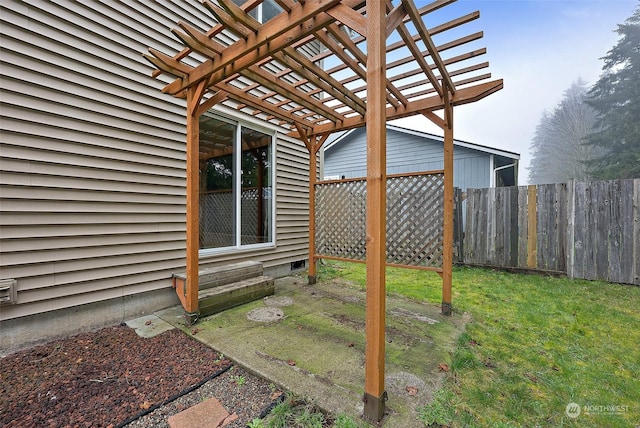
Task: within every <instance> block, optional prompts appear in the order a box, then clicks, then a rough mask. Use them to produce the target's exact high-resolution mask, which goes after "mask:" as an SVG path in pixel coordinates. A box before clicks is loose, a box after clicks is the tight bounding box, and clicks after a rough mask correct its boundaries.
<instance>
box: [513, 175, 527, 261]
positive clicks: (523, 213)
mask: <svg viewBox="0 0 640 428" xmlns="http://www.w3.org/2000/svg"><path fill="white" fill-rule="evenodd" d="M516 189H517V190H518V200H517V204H518V207H517V213H518V214H517V215H518V229H517V230H518V232H517V233H518V259H517V261H516V262H515V263H514V264H513V265H512V266H526V265H527V245H528V234H527V231H528V230H529V216H528V215H527V212H528V198H529V189H528V188H527V187H526V186H520V187H517V188H516Z"/></svg>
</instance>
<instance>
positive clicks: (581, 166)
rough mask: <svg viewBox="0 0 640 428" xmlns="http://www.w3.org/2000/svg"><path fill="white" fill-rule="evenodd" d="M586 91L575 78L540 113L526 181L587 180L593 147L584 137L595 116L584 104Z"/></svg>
mask: <svg viewBox="0 0 640 428" xmlns="http://www.w3.org/2000/svg"><path fill="white" fill-rule="evenodd" d="M586 93H587V88H586V83H585V82H584V81H583V80H582V79H578V80H577V81H576V82H574V83H573V84H572V85H571V87H570V88H569V89H567V90H566V91H565V92H564V96H563V98H562V101H560V103H559V104H558V105H557V106H556V107H555V109H554V110H553V111H552V112H548V111H545V112H544V113H543V114H542V117H541V118H540V122H539V123H538V126H537V128H536V133H535V136H534V138H533V141H532V143H531V148H530V150H531V154H532V158H531V164H530V166H529V182H530V183H532V184H547V183H564V182H566V181H568V180H570V179H574V180H580V181H585V180H588V179H590V176H589V174H588V171H587V162H588V161H590V160H592V159H594V157H595V155H594V151H597V149H594V147H593V146H587V145H585V144H584V139H585V137H586V136H587V135H588V134H589V132H590V131H591V129H592V128H593V126H594V123H595V118H596V115H595V112H594V110H593V109H592V108H591V107H589V106H588V105H587V104H586V103H585V98H586Z"/></svg>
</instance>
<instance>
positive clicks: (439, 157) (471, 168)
mask: <svg viewBox="0 0 640 428" xmlns="http://www.w3.org/2000/svg"><path fill="white" fill-rule="evenodd" d="M366 157H367V147H366V132H365V129H364V128H362V129H357V130H355V131H354V132H353V133H352V134H351V135H349V136H347V137H346V138H345V139H344V140H343V141H341V142H340V143H338V144H336V145H335V146H333V147H330V148H329V149H328V150H326V151H325V153H324V176H325V177H334V176H338V177H342V176H343V175H344V176H345V177H346V178H355V177H365V176H366V175H367V164H366V162H367V161H366ZM443 159H444V154H443V146H442V143H441V142H440V141H434V140H428V139H425V138H421V137H418V136H414V135H410V134H406V133H403V132H398V131H394V130H388V131H387V173H388V174H400V173H407V172H420V171H431V170H437V169H442V168H444V160H443ZM453 170H454V178H453V185H454V186H455V187H459V188H461V189H467V188H469V187H474V188H475V187H489V184H490V183H489V180H490V155H489V154H487V153H482V152H479V151H477V150H472V149H468V148H465V147H458V146H456V147H455V148H454V163H453Z"/></svg>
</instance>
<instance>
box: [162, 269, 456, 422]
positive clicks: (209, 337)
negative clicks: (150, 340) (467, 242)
mask: <svg viewBox="0 0 640 428" xmlns="http://www.w3.org/2000/svg"><path fill="white" fill-rule="evenodd" d="M274 299H275V300H274ZM274 302H277V303H278V304H277V305H274V304H273V303H274ZM282 302H286V304H284V305H282V304H281V303H282ZM274 306H278V307H277V309H279V310H281V311H282V312H281V313H280V312H279V314H280V315H275V316H274V317H273V318H272V319H267V320H266V321H265V320H264V319H260V320H253V319H254V317H251V319H250V318H249V317H248V315H249V314H250V313H253V314H255V313H256V310H257V309H262V308H265V309H267V311H266V312H273V311H272V309H275V308H274ZM252 311H253V312H252ZM274 313H275V312H274ZM157 316H158V317H160V318H162V319H163V320H165V321H167V322H168V323H170V324H172V325H174V326H176V327H178V328H181V329H183V330H184V331H185V332H186V333H187V334H192V333H193V332H194V331H197V334H195V336H194V337H195V338H196V339H198V340H200V341H202V342H204V343H206V344H207V345H209V346H211V347H212V348H214V349H216V350H217V351H219V352H222V353H223V354H224V355H225V356H226V357H228V358H230V359H232V360H234V361H235V362H236V363H237V364H239V365H242V366H244V367H245V368H247V369H249V370H251V371H253V372H254V373H256V374H258V375H260V376H262V377H264V378H266V379H269V380H271V381H272V382H274V383H275V384H278V385H280V386H281V387H283V388H285V389H287V390H289V391H291V392H293V393H294V394H296V395H298V396H300V397H302V398H305V399H307V400H310V401H312V402H314V403H315V404H317V405H318V406H320V407H321V408H323V409H325V410H327V411H330V412H331V413H333V414H346V415H348V416H351V417H353V418H359V417H361V416H362V411H363V403H362V396H363V393H364V390H363V388H364V350H365V292H364V290H362V289H361V288H360V287H357V286H355V285H353V284H351V283H349V282H347V281H344V280H333V281H326V282H319V283H318V284H316V285H313V286H309V285H306V284H305V280H304V279H303V278H301V277H287V278H283V279H279V280H277V281H276V294H275V296H273V297H270V298H267V299H266V300H265V301H257V302H253V303H251V304H247V305H243V306H239V307H236V308H234V309H231V310H228V311H225V312H222V313H219V314H216V315H212V316H210V317H207V318H203V319H201V320H199V321H198V323H197V324H196V325H195V326H193V327H188V326H187V325H186V324H185V322H184V318H183V313H182V309H181V308H180V307H175V308H170V309H167V310H164V311H161V312H158V313H157ZM465 321H466V319H465V317H462V316H459V315H454V316H452V317H445V316H443V315H441V314H440V308H439V306H435V305H428V304H424V303H419V302H416V301H412V300H409V299H405V298H401V297H397V296H388V297H387V328H386V339H387V344H386V376H385V379H386V380H385V385H386V390H387V393H388V395H389V400H388V402H387V406H386V407H387V410H388V412H389V416H388V418H386V421H385V425H386V426H388V427H414V426H415V427H419V426H422V424H421V423H420V422H419V421H418V419H417V418H418V415H419V409H420V408H421V407H422V406H424V405H425V404H427V403H429V402H430V401H431V399H432V395H433V392H434V391H435V390H437V389H438V388H439V387H440V385H441V383H442V381H443V379H444V376H445V375H446V373H445V372H443V371H442V370H441V366H440V364H442V363H444V364H450V361H451V355H452V353H453V351H454V349H455V343H456V340H457V338H458V336H459V335H460V333H461V332H462V331H463V329H464V325H465ZM194 327H196V330H194Z"/></svg>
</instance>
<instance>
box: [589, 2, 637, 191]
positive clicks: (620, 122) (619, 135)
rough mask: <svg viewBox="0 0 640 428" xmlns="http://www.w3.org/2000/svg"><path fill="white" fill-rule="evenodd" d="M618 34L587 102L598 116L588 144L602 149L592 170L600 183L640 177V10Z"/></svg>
mask: <svg viewBox="0 0 640 428" xmlns="http://www.w3.org/2000/svg"><path fill="white" fill-rule="evenodd" d="M616 32H617V33H618V35H619V36H620V39H619V40H618V43H617V44H616V45H615V46H614V47H613V48H612V49H611V50H610V51H609V52H608V53H607V55H606V56H605V57H604V58H603V60H604V66H603V74H602V75H601V76H600V79H599V80H598V82H597V83H596V84H595V85H594V86H593V88H592V89H591V91H590V92H589V98H588V100H587V102H588V103H589V105H591V106H592V107H593V108H594V109H595V111H596V113H597V121H596V128H595V130H594V131H593V132H592V133H591V135H589V137H588V139H587V142H588V144H591V145H593V146H595V147H600V148H602V149H603V154H602V156H600V157H598V158H597V159H595V160H594V161H592V162H590V163H589V167H590V170H591V171H592V173H593V175H594V176H595V177H596V178H600V179H614V178H638V177H640V7H638V8H637V9H636V10H635V12H634V13H633V15H632V16H631V17H630V18H628V19H627V20H626V21H625V23H624V24H620V25H618V28H617V30H616Z"/></svg>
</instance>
